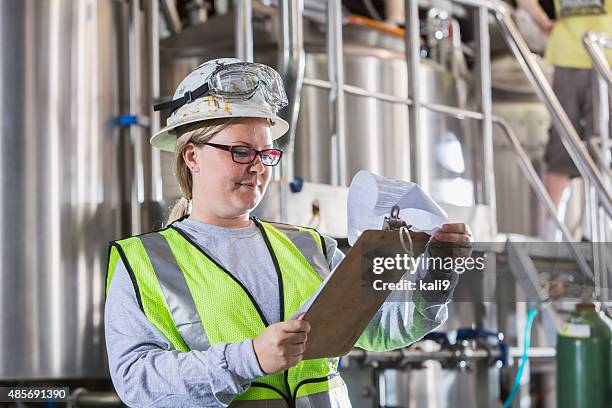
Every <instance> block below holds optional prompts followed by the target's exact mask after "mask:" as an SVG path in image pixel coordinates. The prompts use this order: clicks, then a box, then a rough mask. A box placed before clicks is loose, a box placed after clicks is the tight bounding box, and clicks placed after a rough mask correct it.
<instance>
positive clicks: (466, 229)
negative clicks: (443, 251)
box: [440, 222, 472, 236]
mask: <svg viewBox="0 0 612 408" xmlns="http://www.w3.org/2000/svg"><path fill="white" fill-rule="evenodd" d="M440 230H442V232H444V233H454V234H462V235H463V234H466V235H470V236H471V235H472V231H470V226H469V225H467V224H464V223H462V222H454V223H447V224H442V226H441V227H440Z"/></svg>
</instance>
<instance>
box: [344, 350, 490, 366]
mask: <svg viewBox="0 0 612 408" xmlns="http://www.w3.org/2000/svg"><path fill="white" fill-rule="evenodd" d="M345 357H346V358H348V359H349V360H353V361H355V362H357V363H360V364H364V365H369V364H372V363H387V364H389V363H391V364H392V363H396V364H397V365H400V366H402V365H406V364H414V363H422V362H425V361H439V362H448V361H455V360H457V361H476V360H488V359H492V360H495V359H498V358H500V357H501V351H500V350H499V349H496V348H493V349H484V348H470V347H466V348H463V349H461V348H458V349H456V350H451V349H441V350H435V351H424V350H419V349H398V350H391V351H365V350H361V349H353V350H351V351H350V352H349V353H348V354H347V355H346V356H345Z"/></svg>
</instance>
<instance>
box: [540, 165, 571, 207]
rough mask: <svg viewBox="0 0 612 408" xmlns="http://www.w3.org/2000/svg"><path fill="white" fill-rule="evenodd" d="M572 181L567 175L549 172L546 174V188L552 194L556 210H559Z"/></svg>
mask: <svg viewBox="0 0 612 408" xmlns="http://www.w3.org/2000/svg"><path fill="white" fill-rule="evenodd" d="M570 180H571V179H570V177H569V176H568V175H567V174H559V173H552V172H549V171H547V172H545V173H544V187H546V191H548V194H550V198H552V201H553V203H554V204H555V207H556V208H559V203H560V202H561V197H562V196H563V192H564V191H565V188H566V187H567V185H568V184H569V182H570Z"/></svg>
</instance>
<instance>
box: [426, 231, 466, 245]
mask: <svg viewBox="0 0 612 408" xmlns="http://www.w3.org/2000/svg"><path fill="white" fill-rule="evenodd" d="M433 239H434V240H435V241H440V242H457V243H462V242H463V243H469V242H471V241H472V237H471V236H469V235H465V234H449V233H444V232H442V233H440V232H436V234H435V235H434V236H433Z"/></svg>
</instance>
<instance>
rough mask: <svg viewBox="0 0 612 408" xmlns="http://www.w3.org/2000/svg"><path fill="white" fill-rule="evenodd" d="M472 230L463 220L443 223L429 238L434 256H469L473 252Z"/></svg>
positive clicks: (430, 250)
mask: <svg viewBox="0 0 612 408" xmlns="http://www.w3.org/2000/svg"><path fill="white" fill-rule="evenodd" d="M473 241H474V239H473V238H472V231H471V230H470V226H469V225H467V224H464V223H462V222H456V223H448V224H443V225H442V226H441V227H440V229H439V230H438V231H436V233H435V234H434V235H432V237H431V238H430V239H429V243H430V245H429V253H430V255H432V256H437V257H444V256H451V257H468V256H470V255H471V254H472V242H473Z"/></svg>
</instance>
